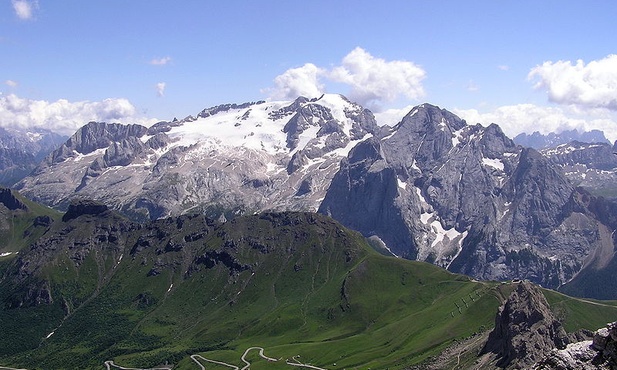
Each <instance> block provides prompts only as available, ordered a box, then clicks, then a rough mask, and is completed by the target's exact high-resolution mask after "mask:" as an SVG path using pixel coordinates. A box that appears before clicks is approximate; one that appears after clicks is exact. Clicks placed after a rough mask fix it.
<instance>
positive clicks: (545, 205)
mask: <svg viewBox="0 0 617 370" xmlns="http://www.w3.org/2000/svg"><path fill="white" fill-rule="evenodd" d="M18 188H19V189H20V190H21V191H22V192H23V193H24V194H25V195H26V196H28V197H30V198H32V199H34V200H37V201H40V202H43V203H45V204H47V205H51V206H54V207H59V208H66V207H67V205H68V204H69V203H70V201H71V199H74V198H76V197H87V198H94V199H96V200H99V201H102V202H103V203H105V204H107V205H109V207H110V208H112V209H116V210H121V211H122V212H123V213H124V214H126V215H129V217H131V218H134V219H142V220H144V219H158V218H161V217H165V216H169V215H178V214H183V213H193V212H198V213H203V214H205V215H207V216H208V217H211V218H215V219H217V218H221V219H228V218H231V217H234V216H236V215H239V214H251V213H254V212H261V211H271V210H274V211H287V210H296V211H317V210H318V211H319V212H320V213H323V214H327V215H330V216H332V217H333V218H335V219H336V220H338V221H340V222H341V223H343V224H344V225H345V226H347V227H350V228H352V229H355V230H358V231H360V232H361V233H362V234H363V235H364V236H366V237H369V238H371V239H372V240H373V242H374V243H375V244H380V245H381V246H382V247H384V248H387V249H389V250H390V251H391V252H392V253H393V254H395V255H397V256H400V257H405V258H409V259H415V260H421V261H427V262H431V263H434V264H436V265H439V266H442V267H444V268H447V269H448V270H450V271H453V272H460V273H464V274H467V275H470V276H474V277H477V278H480V279H494V280H505V279H512V278H526V279H529V280H531V281H533V282H535V283H538V284H542V285H543V286H547V287H553V288H556V287H559V286H561V285H562V284H564V283H566V282H568V281H570V280H571V279H572V278H573V277H574V276H575V275H576V274H577V273H578V272H579V271H580V270H581V269H582V268H583V267H584V266H587V265H593V264H594V263H593V261H594V260H596V259H600V258H603V257H602V256H605V255H606V254H607V253H610V251H612V250H613V249H614V245H615V238H614V237H615V233H613V231H614V228H613V227H612V223H611V222H609V221H607V220H606V218H607V217H609V216H607V215H605V214H603V213H601V212H598V209H601V208H602V207H595V208H590V207H589V204H597V203H598V202H600V203H601V202H602V200H598V198H595V197H593V196H591V195H590V194H589V193H587V191H586V190H583V189H579V188H576V187H575V186H574V185H573V183H572V182H571V181H570V180H568V178H567V177H566V176H564V173H563V170H562V168H561V167H560V166H559V165H558V164H556V163H554V162H553V161H551V160H548V159H547V158H546V157H545V156H543V155H542V154H540V153H539V152H538V151H536V150H534V149H530V148H523V147H520V146H517V145H516V144H515V143H514V142H513V141H512V140H511V139H510V138H508V137H507V136H506V135H505V134H504V133H503V132H502V131H501V129H500V128H499V126H497V125H495V124H493V125H490V126H488V127H483V126H481V125H479V124H478V125H469V124H468V123H467V122H465V121H464V120H462V119H460V118H459V117H457V116H456V115H454V114H452V113H451V112H448V111H447V110H445V109H441V108H439V107H436V106H433V105H430V104H422V105H419V106H417V107H415V108H413V109H412V110H411V111H410V112H409V113H408V114H407V115H406V116H405V117H404V118H403V119H402V120H401V122H399V123H398V124H396V125H394V126H392V127H390V126H381V127H380V126H377V122H376V121H375V118H374V116H373V114H372V113H371V112H370V111H368V110H367V109H364V108H362V107H361V106H359V105H357V104H354V103H352V102H350V101H348V100H347V99H346V98H344V97H342V96H339V95H324V96H322V97H320V98H316V99H307V98H302V97H301V98H298V99H296V100H295V101H293V102H267V103H266V102H256V103H246V104H240V105H235V104H225V105H221V106H217V107H213V108H209V109H205V110H203V111H202V112H200V113H199V114H198V115H197V116H196V117H192V116H189V117H186V118H184V119H182V120H173V121H171V122H160V123H158V124H155V125H154V126H152V127H150V128H146V127H143V126H138V125H128V126H127V125H119V124H108V123H96V122H92V123H89V124H88V125H86V126H84V127H82V128H81V129H80V130H79V131H78V132H77V133H76V134H75V135H73V137H71V138H70V139H69V140H68V141H67V142H66V143H65V144H64V145H63V146H62V147H61V148H59V149H58V150H56V151H55V152H53V153H52V154H50V155H49V156H48V157H47V158H46V159H45V160H44V162H43V163H41V165H40V166H39V167H38V168H37V169H36V170H35V171H34V172H33V174H32V175H31V176H29V177H27V178H25V179H24V180H23V181H21V182H20V183H19V184H18ZM602 251H603V252H602ZM600 252H602V253H600ZM604 252H605V253H604Z"/></svg>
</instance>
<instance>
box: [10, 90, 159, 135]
mask: <svg viewBox="0 0 617 370" xmlns="http://www.w3.org/2000/svg"><path fill="white" fill-rule="evenodd" d="M90 121H105V122H122V123H141V124H145V125H149V124H151V123H152V121H154V120H146V119H143V118H139V117H136V109H135V107H134V106H133V105H132V104H131V103H130V102H129V101H128V100H127V99H112V98H110V99H105V100H102V101H95V102H91V101H79V102H70V101H68V100H65V99H60V100H57V101H54V102H48V101H45V100H32V99H25V98H20V97H18V96H16V95H14V94H9V95H0V126H2V127H7V128H16V129H35V128H41V129H48V130H52V131H54V132H57V133H61V134H65V135H71V134H73V133H74V132H75V131H76V130H77V129H78V128H80V127H81V126H83V125H85V124H86V123H88V122H90Z"/></svg>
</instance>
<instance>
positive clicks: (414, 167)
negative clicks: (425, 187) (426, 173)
mask: <svg viewBox="0 0 617 370" xmlns="http://www.w3.org/2000/svg"><path fill="white" fill-rule="evenodd" d="M411 169H413V170H417V171H421V170H420V167H418V163H417V162H416V160H415V159H414V160H413V162H412V163H411Z"/></svg>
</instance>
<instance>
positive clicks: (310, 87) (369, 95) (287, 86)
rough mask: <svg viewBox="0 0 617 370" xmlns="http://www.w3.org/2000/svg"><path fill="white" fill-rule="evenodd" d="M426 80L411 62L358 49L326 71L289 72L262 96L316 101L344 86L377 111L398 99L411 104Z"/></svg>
mask: <svg viewBox="0 0 617 370" xmlns="http://www.w3.org/2000/svg"><path fill="white" fill-rule="evenodd" d="M425 77H426V72H425V71H424V70H423V69H422V68H420V67H419V66H417V65H415V64H414V63H412V62H408V61H403V60H393V61H387V60H385V59H382V58H376V57H374V56H372V55H371V54H370V53H368V52H367V51H366V50H364V49H362V48H360V47H357V48H355V49H354V50H352V51H351V52H350V53H349V54H347V55H346V56H345V57H344V58H343V60H342V61H341V64H340V65H338V66H333V67H331V68H329V69H328V68H322V67H318V66H316V65H314V64H311V63H307V64H305V65H303V66H302V67H298V68H292V69H288V70H287V71H285V72H284V73H283V74H281V75H279V76H277V77H276V78H275V79H274V87H273V88H270V89H266V90H264V92H265V93H268V94H269V95H270V97H271V98H273V99H295V98H297V97H298V96H300V95H302V96H306V97H318V96H319V95H321V94H322V93H324V92H325V90H326V85H327V83H328V82H331V83H337V84H343V85H347V86H348V87H349V89H350V90H349V93H348V94H347V95H348V97H349V98H350V99H351V100H353V101H356V102H358V103H360V104H362V105H365V106H368V107H370V108H372V109H376V110H380V106H381V104H383V103H388V102H393V101H395V100H397V99H399V98H400V97H406V98H408V99H412V100H415V99H418V98H420V97H423V96H424V88H423V86H422V80H423V79H424V78H425Z"/></svg>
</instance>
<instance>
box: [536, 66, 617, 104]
mask: <svg viewBox="0 0 617 370" xmlns="http://www.w3.org/2000/svg"><path fill="white" fill-rule="evenodd" d="M528 78H529V79H530V80H534V81H536V83H535V85H534V87H535V88H536V89H543V90H546V91H547V93H548V98H549V100H550V101H552V102H554V103H559V104H565V105H579V106H582V107H588V108H606V109H610V110H613V111H617V55H609V56H607V57H606V58H603V59H600V60H594V61H591V62H589V63H587V64H585V62H584V61H582V60H578V61H576V63H572V62H571V61H564V60H560V61H557V62H552V61H548V62H544V63H543V64H542V65H539V66H537V67H535V68H533V69H531V71H530V72H529V75H528Z"/></svg>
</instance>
